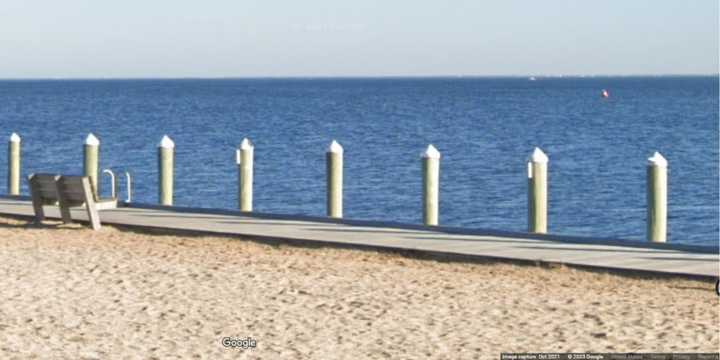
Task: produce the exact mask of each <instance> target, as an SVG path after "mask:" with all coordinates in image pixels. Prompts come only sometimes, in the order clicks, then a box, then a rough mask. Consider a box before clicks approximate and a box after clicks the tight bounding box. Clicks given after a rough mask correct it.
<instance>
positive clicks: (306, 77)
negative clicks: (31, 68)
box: [0, 73, 720, 81]
mask: <svg viewBox="0 0 720 360" xmlns="http://www.w3.org/2000/svg"><path fill="white" fill-rule="evenodd" d="M610 77H720V73H714V74H712V73H692V74H681V73H675V74H674V73H667V74H514V75H507V74H498V75H472V74H430V75H253V76H127V77H125V76H102V77H101V76H77V77H73V76H67V77H66V76H53V77H40V76H38V77H0V81H23V80H26V81H32V80H34V81H42V80H58V81H59V80H253V79H278V80H280V79H427V78H445V79H447V78H470V79H472V78H536V79H538V78H545V79H548V78H551V79H556V78H610Z"/></svg>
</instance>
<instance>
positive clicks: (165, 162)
mask: <svg viewBox="0 0 720 360" xmlns="http://www.w3.org/2000/svg"><path fill="white" fill-rule="evenodd" d="M174 163H175V143H174V142H173V141H172V139H170V138H169V137H168V136H167V135H165V136H163V138H162V140H161V141H160V144H158V201H159V202H160V205H166V206H172V204H173V177H174V166H175V165H174Z"/></svg>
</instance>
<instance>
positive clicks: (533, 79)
mask: <svg viewBox="0 0 720 360" xmlns="http://www.w3.org/2000/svg"><path fill="white" fill-rule="evenodd" d="M528 80H530V81H535V80H537V79H535V77H534V76H531V77H530V78H529V79H528Z"/></svg>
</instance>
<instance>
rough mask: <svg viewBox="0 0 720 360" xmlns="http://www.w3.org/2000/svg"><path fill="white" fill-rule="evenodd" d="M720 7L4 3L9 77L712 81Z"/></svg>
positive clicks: (643, 1)
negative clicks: (700, 77)
mask: <svg viewBox="0 0 720 360" xmlns="http://www.w3.org/2000/svg"><path fill="white" fill-rule="evenodd" d="M718 41H719V39H718V1H717V0H692V1H679V0H654V1H651V0H632V1H628V0H597V1H569V0H568V1H565V0H563V1H561V0H548V1H531V0H523V1H520V0H506V1H499V0H498V1H480V0H474V1H464V0H456V1H439V0H436V1H424V0H415V1H409V0H391V1H379V0H378V1H376V0H362V1H359V0H356V1H343V0H335V1H331V0H306V1H277V0H265V1H242V0H209V1H197V0H192V1H188V0H173V1H170V0H152V1H148V0H144V1H140V0H124V1H113V2H110V1H97V0H63V1H57V0H3V1H2V4H1V5H0V78H48V77H50V78H52V77H243V76H392V75H398V76H422V75H529V74H533V75H543V74H552V75H558V74H565V75H579V74H584V75H590V74H606V75H607V74H619V75H627V74H717V72H718V52H719V49H718Z"/></svg>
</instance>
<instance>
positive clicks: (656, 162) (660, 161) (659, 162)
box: [648, 151, 668, 167]
mask: <svg viewBox="0 0 720 360" xmlns="http://www.w3.org/2000/svg"><path fill="white" fill-rule="evenodd" d="M648 165H650V166H662V167H667V165H668V162H667V159H665V157H664V156H662V154H660V153H659V152H657V151H656V152H655V153H654V154H653V156H652V157H650V158H648Z"/></svg>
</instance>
